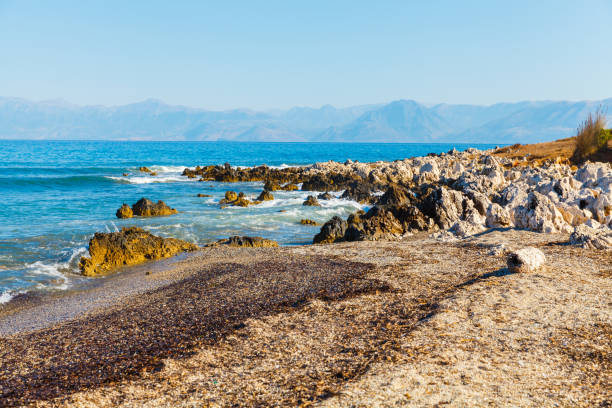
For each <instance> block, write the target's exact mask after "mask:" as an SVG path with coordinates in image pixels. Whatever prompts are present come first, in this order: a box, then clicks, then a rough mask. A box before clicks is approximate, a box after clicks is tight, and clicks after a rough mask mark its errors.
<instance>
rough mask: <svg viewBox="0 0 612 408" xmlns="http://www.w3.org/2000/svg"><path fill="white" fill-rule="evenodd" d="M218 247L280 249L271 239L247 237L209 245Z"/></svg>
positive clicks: (233, 238)
mask: <svg viewBox="0 0 612 408" xmlns="http://www.w3.org/2000/svg"><path fill="white" fill-rule="evenodd" d="M218 245H228V246H231V247H251V248H254V247H262V248H274V247H278V242H276V241H272V240H271V239H265V238H262V237H246V236H242V237H240V236H237V235H234V236H232V237H229V238H226V239H220V240H219V241H217V242H214V243H212V244H209V245H207V246H218Z"/></svg>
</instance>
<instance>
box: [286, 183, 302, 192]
mask: <svg viewBox="0 0 612 408" xmlns="http://www.w3.org/2000/svg"><path fill="white" fill-rule="evenodd" d="M282 189H283V190H286V191H298V190H299V189H300V188H299V187H298V186H297V185H296V184H293V183H288V184H286V185H284V186H283V187H282Z"/></svg>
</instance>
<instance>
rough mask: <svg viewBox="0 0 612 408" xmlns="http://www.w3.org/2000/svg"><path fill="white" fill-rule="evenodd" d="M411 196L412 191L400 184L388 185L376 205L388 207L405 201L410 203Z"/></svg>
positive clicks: (402, 203)
mask: <svg viewBox="0 0 612 408" xmlns="http://www.w3.org/2000/svg"><path fill="white" fill-rule="evenodd" d="M411 196H412V193H411V192H410V190H408V189H406V188H404V187H401V186H396V185H393V186H390V187H389V188H388V189H387V191H386V192H385V194H383V195H382V196H381V197H380V199H379V200H378V202H377V203H376V205H379V206H388V207H393V206H400V205H404V204H406V203H410V198H411Z"/></svg>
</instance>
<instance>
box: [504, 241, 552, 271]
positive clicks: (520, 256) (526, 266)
mask: <svg viewBox="0 0 612 408" xmlns="http://www.w3.org/2000/svg"><path fill="white" fill-rule="evenodd" d="M545 262H546V256H544V253H543V252H542V251H540V250H539V249H537V248H534V247H527V248H523V249H519V250H518V251H514V252H510V253H509V254H508V258H507V263H508V269H509V270H510V272H513V273H524V272H535V271H537V270H538V269H540V268H541V267H542V266H544V263H545Z"/></svg>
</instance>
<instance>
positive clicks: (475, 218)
mask: <svg viewBox="0 0 612 408" xmlns="http://www.w3.org/2000/svg"><path fill="white" fill-rule="evenodd" d="M507 151H508V148H504V149H494V150H488V151H479V150H476V149H468V150H467V151H465V152H459V151H456V150H453V151H450V152H448V153H443V154H431V155H428V156H425V157H416V158H410V159H405V160H398V161H394V162H375V163H359V162H353V161H350V160H349V161H346V162H345V163H337V162H326V163H317V164H314V165H311V166H303V167H290V168H283V169H277V168H270V167H267V166H259V167H253V168H234V167H232V166H231V165H229V164H226V165H224V166H198V167H196V168H193V169H185V170H184V171H183V176H184V177H187V178H192V179H199V180H202V181H211V180H215V181H221V182H230V183H231V182H253V181H257V182H261V183H262V186H263V190H262V192H261V194H259V196H258V197H257V199H256V200H254V201H250V200H249V199H247V197H246V196H245V195H244V194H240V193H239V192H235V191H228V192H227V193H226V195H225V197H224V199H223V200H222V201H221V202H220V203H219V205H220V206H222V207H223V206H249V205H256V204H258V203H261V202H263V201H270V200H274V199H275V197H274V194H273V192H275V191H280V190H286V191H295V190H296V189H300V190H302V191H308V192H312V194H309V195H308V198H307V200H306V201H305V202H304V205H313V206H316V205H317V204H320V202H324V200H329V199H333V198H340V199H348V200H354V201H357V202H360V203H362V204H364V205H365V206H366V211H356V212H355V213H353V214H351V215H350V216H348V218H347V219H344V218H342V217H338V216H335V217H332V218H331V219H330V220H328V221H327V222H326V223H324V224H323V225H317V223H316V222H315V221H313V220H309V219H302V220H301V221H300V223H299V224H298V225H296V228H300V227H301V228H306V227H304V226H309V227H308V228H310V226H315V225H317V228H318V227H320V229H319V232H318V233H316V234H315V235H314V237H313V244H315V245H303V246H298V247H279V246H278V244H277V243H276V242H274V241H270V240H267V239H264V238H261V237H248V236H231V237H229V238H227V239H222V240H219V241H217V242H212V243H210V244H208V245H206V246H204V247H201V248H198V247H197V246H195V245H194V244H191V243H188V242H185V241H181V240H177V239H173V238H162V237H157V236H155V235H152V234H150V233H148V232H146V231H144V230H142V229H139V228H136V227H132V228H124V229H122V230H121V231H118V232H114V233H98V234H96V235H95V236H94V237H93V238H92V240H91V242H90V245H89V257H85V258H83V259H82V260H81V270H82V273H83V274H84V275H86V276H96V275H100V274H103V275H106V274H109V273H111V272H113V271H115V270H117V269H118V268H122V267H124V266H126V265H136V264H140V265H141V266H140V267H139V268H141V269H138V270H132V271H129V272H128V273H126V275H122V274H121V273H120V274H115V275H113V276H110V277H108V278H105V279H101V280H100V282H102V283H101V286H100V288H99V289H97V290H94V291H92V292H91V293H81V294H66V295H65V296H59V297H57V298H55V299H53V302H51V301H49V302H47V303H45V302H42V303H36V304H33V305H24V306H23V308H21V309H18V310H15V311H11V312H9V313H8V314H6V315H2V314H0V333H10V334H8V335H3V336H0V363H1V364H0V406H22V405H35V406H141V405H147V404H149V405H151V406H158V405H161V406H193V405H204V406H271V405H279V406H329V407H341V406H349V405H355V406H443V405H451V406H508V405H516V406H555V405H557V406H584V407H586V406H608V405H609V404H612V393H610V389H612V376H611V375H610V373H612V365H611V361H612V360H611V357H612V348H611V347H610V339H611V338H612V337H611V336H612V312H611V310H612V308H611V307H610V306H612V304H610V298H611V296H612V281H611V280H610V279H611V277H612V274H611V271H612V268H611V267H610V260H611V256H612V255H611V252H610V248H612V168H611V167H610V164H609V163H599V162H597V163H591V162H587V163H584V164H582V165H580V166H576V165H572V164H571V163H569V162H568V161H567V160H565V159H563V158H558V159H553V160H542V161H539V162H534V161H533V160H530V158H529V157H528V156H524V157H518V158H516V157H508V155H507ZM147 170H148V169H145V168H143V169H142V170H141V171H147ZM139 203H140V204H139ZM179 210H180V209H179ZM176 211H177V210H175V209H172V208H170V207H168V206H167V205H166V204H165V203H163V202H158V203H157V204H155V203H153V202H152V201H150V200H148V199H144V198H143V199H142V200H140V201H139V202H138V203H136V204H134V205H133V206H129V205H127V204H124V206H122V207H121V208H120V209H119V210H118V212H117V216H118V217H119V216H120V215H121V217H124V216H125V217H126V218H128V217H129V216H133V215H137V216H163V215H172V214H174V213H176ZM130 214H131V215H130ZM121 217H120V218H121ZM313 230H315V229H314V228H313ZM185 251H186V252H190V253H191V255H190V256H189V258H188V259H183V260H180V261H177V262H175V263H173V264H172V265H171V266H169V267H168V268H165V269H156V268H155V265H156V264H155V263H146V262H145V261H149V260H160V259H164V258H169V260H172V259H173V258H170V257H172V256H173V255H175V254H178V253H181V252H185ZM113 285H114V286H115V287H116V290H115V289H113V290H110V289H111V288H113ZM88 296H90V297H91V298H88ZM47 315H49V316H51V315H52V316H54V317H53V320H49V321H46V320H45V319H46V318H45V316H47ZM20 316H27V317H28V319H30V320H32V321H33V322H34V323H32V325H31V327H35V329H27V328H20V327H19V325H18V324H17V323H15V322H19V321H20ZM550 373H553V374H550Z"/></svg>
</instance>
